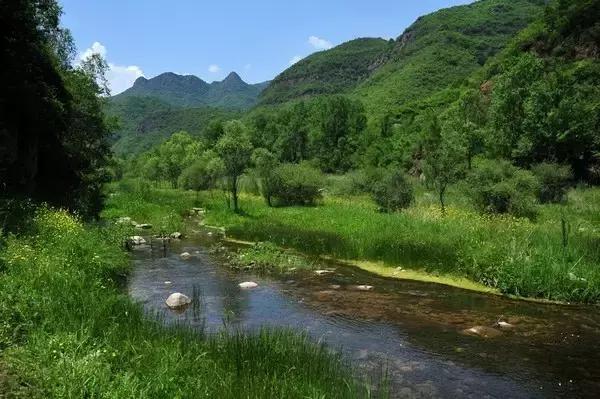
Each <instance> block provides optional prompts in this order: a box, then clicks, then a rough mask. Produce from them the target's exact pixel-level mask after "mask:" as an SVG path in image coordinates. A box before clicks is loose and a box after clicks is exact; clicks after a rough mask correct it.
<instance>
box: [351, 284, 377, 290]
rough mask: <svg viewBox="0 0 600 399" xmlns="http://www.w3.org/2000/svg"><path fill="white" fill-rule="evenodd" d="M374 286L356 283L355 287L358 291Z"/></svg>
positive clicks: (371, 288) (370, 288)
mask: <svg viewBox="0 0 600 399" xmlns="http://www.w3.org/2000/svg"><path fill="white" fill-rule="evenodd" d="M374 288H375V287H373V286H372V285H357V286H356V289H357V290H359V291H373V289H374Z"/></svg>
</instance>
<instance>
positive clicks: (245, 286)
mask: <svg viewBox="0 0 600 399" xmlns="http://www.w3.org/2000/svg"><path fill="white" fill-rule="evenodd" d="M239 286H240V288H242V289H252V288H256V287H258V284H256V283H255V282H254V281H245V282H243V283H240V284H239Z"/></svg>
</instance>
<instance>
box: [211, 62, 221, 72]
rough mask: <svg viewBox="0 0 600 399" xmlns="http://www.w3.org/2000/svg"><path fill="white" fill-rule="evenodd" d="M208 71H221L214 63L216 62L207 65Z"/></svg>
mask: <svg viewBox="0 0 600 399" xmlns="http://www.w3.org/2000/svg"><path fill="white" fill-rule="evenodd" d="M208 72H210V73H219V72H221V67H220V66H218V65H216V64H212V65H209V66H208Z"/></svg>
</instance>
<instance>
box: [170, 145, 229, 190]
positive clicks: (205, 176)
mask: <svg viewBox="0 0 600 399" xmlns="http://www.w3.org/2000/svg"><path fill="white" fill-rule="evenodd" d="M223 170H224V165H223V161H222V160H221V158H219V156H218V155H217V153H216V152H214V151H213V150H207V151H204V152H203V153H202V155H200V157H199V158H198V159H197V160H195V161H194V162H193V163H192V164H191V165H190V166H188V167H187V168H185V169H184V170H183V172H181V175H180V176H179V179H178V184H179V186H180V187H182V188H184V189H186V190H194V191H196V198H197V197H198V192H199V191H201V190H209V189H211V188H214V187H215V186H216V184H217V180H218V179H219V177H221V176H222V175H223Z"/></svg>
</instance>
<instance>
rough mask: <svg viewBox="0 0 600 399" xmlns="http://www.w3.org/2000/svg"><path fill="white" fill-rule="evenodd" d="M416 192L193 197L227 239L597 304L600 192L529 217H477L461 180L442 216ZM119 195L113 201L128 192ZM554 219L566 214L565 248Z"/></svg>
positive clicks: (583, 193) (165, 194)
mask: <svg viewBox="0 0 600 399" xmlns="http://www.w3.org/2000/svg"><path fill="white" fill-rule="evenodd" d="M417 194H418V197H417V201H416V205H415V206H414V207H412V208H411V209H409V210H407V211H405V212H402V213H396V214H382V213H378V212H377V211H376V207H375V205H374V204H373V203H372V202H371V201H370V199H368V198H365V197H360V196H348V197H344V198H342V197H338V196H328V197H326V199H325V200H324V202H323V204H321V205H320V206H317V207H286V208H269V207H267V206H265V204H264V201H263V200H262V199H261V198H259V197H256V196H252V195H245V196H243V197H242V199H241V206H242V208H243V210H244V213H243V214H242V215H237V214H234V213H232V212H230V211H229V209H228V208H227V206H226V204H225V201H223V199H222V196H221V195H219V194H216V193H202V194H201V195H200V198H199V203H201V204H202V206H204V207H206V208H207V209H208V213H207V215H206V218H205V222H206V223H207V224H211V225H218V226H224V227H225V228H226V230H227V234H228V236H231V237H235V238H238V239H243V240H247V241H254V242H271V243H273V244H276V245H278V246H281V247H285V248H293V249H296V250H298V251H301V252H304V253H306V254H309V255H327V256H331V257H335V258H338V259H351V260H360V261H372V262H380V263H382V264H385V265H388V266H390V267H396V266H402V267H404V268H407V269H412V270H417V271H423V272H426V273H430V274H435V275H439V276H453V277H456V278H467V279H469V280H471V281H473V282H475V283H477V284H479V285H480V286H481V285H483V286H485V287H489V288H491V289H493V290H497V291H499V292H502V293H505V294H509V295H515V296H521V297H530V298H539V299H548V300H557V301H567V302H586V303H597V302H598V301H600V190H599V189H597V188H578V189H575V190H572V191H571V192H570V194H569V201H568V205H566V206H562V205H542V206H540V212H539V217H538V219H537V221H535V222H532V221H529V220H526V219H518V218H514V217H510V216H490V215H480V214H479V213H477V212H476V211H475V210H474V209H473V208H472V207H471V206H470V205H469V202H468V200H467V199H466V198H465V197H464V196H463V195H461V194H460V187H456V188H455V189H454V191H453V192H451V193H450V194H449V198H448V202H449V207H448V211H447V214H446V215H445V216H443V215H442V214H441V213H440V211H439V208H438V206H437V205H436V203H435V196H434V195H432V194H431V193H429V192H427V191H426V190H424V189H422V188H418V189H417ZM119 195H120V196H121V197H120V198H121V199H120V200H119V203H122V202H129V201H130V200H129V199H128V198H130V197H135V194H134V193H131V194H123V193H121V194H119ZM153 195H155V199H154V201H155V202H154V203H155V204H158V203H160V204H163V205H164V204H165V203H166V202H168V200H165V201H163V200H162V199H161V198H171V197H176V198H178V201H179V203H181V202H185V201H192V202H193V194H191V193H184V192H181V191H170V190H155V191H154V194H153ZM184 198H187V199H186V200H184ZM111 202H112V201H111ZM111 206H113V205H110V206H109V209H110V207H111ZM114 206H116V202H115V205H114ZM148 206H150V205H148ZM115 215H116V213H115ZM118 216H122V214H119V215H118ZM562 218H564V219H565V220H566V221H567V229H566V232H567V235H568V245H567V246H566V247H564V246H563V232H562V231H563V230H562V226H561V219H562Z"/></svg>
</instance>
